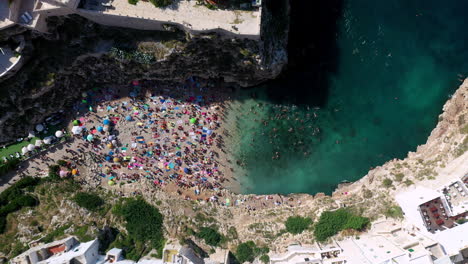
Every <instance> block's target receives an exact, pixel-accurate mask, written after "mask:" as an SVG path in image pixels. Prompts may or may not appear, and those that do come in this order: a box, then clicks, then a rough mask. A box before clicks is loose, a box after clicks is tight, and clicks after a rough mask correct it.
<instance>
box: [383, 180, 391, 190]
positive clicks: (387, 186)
mask: <svg viewBox="0 0 468 264" xmlns="http://www.w3.org/2000/svg"><path fill="white" fill-rule="evenodd" d="M382 185H383V186H384V187H385V188H390V187H392V186H393V181H392V180H390V179H389V178H385V179H384V180H383V182H382Z"/></svg>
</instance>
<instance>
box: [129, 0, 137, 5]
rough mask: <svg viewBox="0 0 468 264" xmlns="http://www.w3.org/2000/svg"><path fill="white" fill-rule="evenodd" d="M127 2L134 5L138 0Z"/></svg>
mask: <svg viewBox="0 0 468 264" xmlns="http://www.w3.org/2000/svg"><path fill="white" fill-rule="evenodd" d="M128 3H129V4H131V5H136V4H137V3H138V0H128Z"/></svg>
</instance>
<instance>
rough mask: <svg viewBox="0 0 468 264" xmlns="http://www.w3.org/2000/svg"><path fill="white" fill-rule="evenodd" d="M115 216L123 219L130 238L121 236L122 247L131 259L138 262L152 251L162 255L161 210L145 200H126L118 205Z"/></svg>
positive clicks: (119, 240) (118, 242)
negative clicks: (154, 250)
mask: <svg viewBox="0 0 468 264" xmlns="http://www.w3.org/2000/svg"><path fill="white" fill-rule="evenodd" d="M113 212H114V214H116V215H117V216H120V217H122V218H123V219H124V220H125V221H126V224H125V228H126V229H127V232H128V236H124V235H122V234H120V238H119V239H118V240H117V242H116V243H117V244H118V245H121V246H122V247H123V248H124V249H125V252H126V256H127V258H129V259H132V260H137V259H139V258H140V257H142V256H144V255H146V254H147V253H148V252H150V251H151V250H152V249H156V250H157V252H158V253H159V254H160V255H161V253H162V249H163V247H164V236H163V216H162V215H161V213H160V212H159V210H158V209H157V208H155V207H153V206H151V205H150V204H148V203H147V202H145V201H144V200H143V199H141V198H139V199H126V200H123V201H122V203H120V204H118V205H116V206H115V207H114V209H113Z"/></svg>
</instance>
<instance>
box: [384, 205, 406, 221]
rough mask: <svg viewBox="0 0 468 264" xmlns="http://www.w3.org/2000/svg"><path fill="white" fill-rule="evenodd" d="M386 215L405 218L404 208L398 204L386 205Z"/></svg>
mask: <svg viewBox="0 0 468 264" xmlns="http://www.w3.org/2000/svg"><path fill="white" fill-rule="evenodd" d="M386 208H387V209H386V210H385V212H384V215H385V216H387V217H392V218H403V210H401V207H400V206H398V205H393V206H386Z"/></svg>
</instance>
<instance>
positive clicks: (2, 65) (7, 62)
mask: <svg viewBox="0 0 468 264" xmlns="http://www.w3.org/2000/svg"><path fill="white" fill-rule="evenodd" d="M0 49H1V50H0V74H2V73H4V72H5V71H6V70H7V69H8V68H10V67H11V66H13V64H14V63H15V62H16V61H17V60H18V58H17V57H15V54H14V53H13V51H12V50H11V49H9V48H6V47H0Z"/></svg>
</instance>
